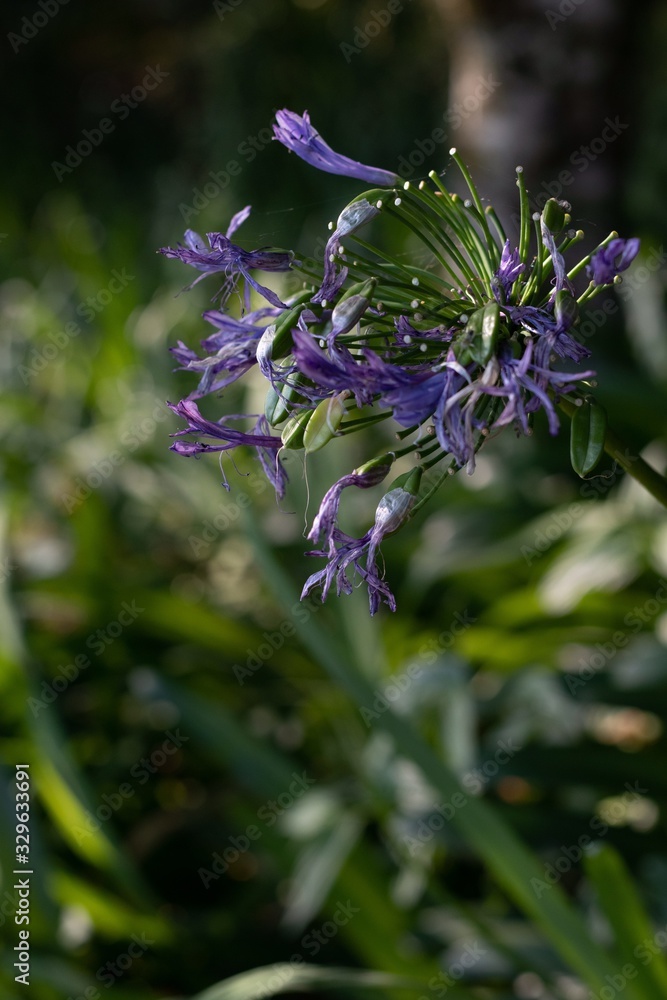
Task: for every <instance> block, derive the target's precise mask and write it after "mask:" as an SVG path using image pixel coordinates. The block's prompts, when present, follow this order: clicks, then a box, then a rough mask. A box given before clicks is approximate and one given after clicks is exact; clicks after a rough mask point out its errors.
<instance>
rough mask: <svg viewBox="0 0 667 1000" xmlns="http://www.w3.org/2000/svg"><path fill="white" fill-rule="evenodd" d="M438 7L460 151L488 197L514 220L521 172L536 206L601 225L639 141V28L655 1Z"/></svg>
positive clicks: (478, 1) (484, 1)
mask: <svg viewBox="0 0 667 1000" xmlns="http://www.w3.org/2000/svg"><path fill="white" fill-rule="evenodd" d="M432 3H433V5H434V7H435V8H436V9H437V11H438V13H439V15H440V16H441V18H442V20H443V21H444V28H445V37H446V40H447V45H448V48H449V53H450V72H451V79H450V93H449V112H450V114H449V122H450V142H451V144H452V145H456V146H457V147H458V148H459V149H460V151H461V152H462V154H463V157H464V159H465V160H466V161H467V162H468V163H469V164H470V165H471V167H472V168H473V171H474V176H475V177H478V178H480V187H483V191H484V193H485V194H488V196H489V198H490V200H492V201H493V202H494V204H496V206H497V207H498V209H499V210H500V211H501V212H502V213H503V215H504V216H505V217H507V218H511V216H512V213H513V212H515V211H516V204H517V203H516V194H515V189H514V168H515V167H516V166H517V164H519V163H520V164H521V165H522V166H523V167H524V170H525V173H526V179H527V183H528V187H529V191H530V194H531V201H532V202H533V207H534V208H539V207H541V204H543V203H544V201H545V200H546V198H547V197H548V196H549V194H553V195H554V196H556V197H560V198H564V199H565V200H567V201H571V202H572V203H573V204H574V207H575V211H576V217H577V218H578V219H582V218H586V219H591V220H592V221H595V222H597V221H598V220H599V219H600V216H601V214H602V209H603V207H604V205H605V204H606V203H607V202H608V201H609V200H610V199H612V198H614V197H616V196H617V195H618V193H619V189H620V177H621V168H622V164H623V161H624V159H625V157H626V156H627V155H628V153H629V151H630V150H631V149H632V147H633V144H634V142H635V141H636V140H637V136H635V135H633V132H634V131H638V128H637V127H636V122H637V119H638V114H637V111H636V107H637V101H636V94H637V89H638V88H637V85H636V81H637V80H638V79H639V80H641V71H639V72H638V66H637V64H638V63H639V61H640V57H639V55H638V52H637V49H638V45H637V38H638V34H639V32H638V31H637V28H640V27H641V26H642V25H641V19H642V18H645V17H646V14H647V11H648V12H650V10H651V8H652V6H653V4H652V3H651V0H636V2H634V3H632V4H628V3H624V2H623V0H543V2H539V0H523V2H522V0H510V2H505V3H498V2H497V0H432ZM610 123H611V124H610ZM615 218H618V212H617V213H616V216H615Z"/></svg>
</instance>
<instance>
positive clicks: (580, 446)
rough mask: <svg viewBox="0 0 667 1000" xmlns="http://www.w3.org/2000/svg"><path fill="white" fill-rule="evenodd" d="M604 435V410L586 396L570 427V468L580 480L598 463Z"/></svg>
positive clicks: (605, 422) (605, 426)
mask: <svg viewBox="0 0 667 1000" xmlns="http://www.w3.org/2000/svg"><path fill="white" fill-rule="evenodd" d="M606 434H607V414H606V412H605V409H604V407H603V406H600V404H599V403H598V402H596V400H595V399H593V397H592V396H588V397H587V398H586V399H585V400H584V401H583V403H582V404H581V405H580V406H578V407H577V409H576V410H575V412H574V414H573V416H572V424H571V426H570V460H571V462H572V468H573V469H574V471H575V472H576V473H577V475H578V476H580V477H581V478H582V479H584V478H585V477H586V476H587V475H588V473H589V472H592V471H593V469H594V468H595V466H596V465H597V464H598V462H599V461H600V458H601V457H602V453H603V452H604V442H605V437H606Z"/></svg>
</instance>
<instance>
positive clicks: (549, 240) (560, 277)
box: [540, 213, 573, 295]
mask: <svg viewBox="0 0 667 1000" xmlns="http://www.w3.org/2000/svg"><path fill="white" fill-rule="evenodd" d="M540 227H541V229H542V242H543V243H544V246H545V247H546V248H547V250H548V251H549V255H550V257H551V261H552V263H553V266H554V274H555V276H556V284H555V287H554V292H553V294H554V295H555V293H556V292H560V291H561V289H563V288H565V289H566V290H567V291H568V292H571V291H572V290H573V285H572V282H571V281H570V279H569V278H568V276H567V273H566V271H565V261H564V260H563V255H562V254H560V253H559V252H558V248H557V247H556V239H555V237H554V234H553V233H552V232H551V230H550V229H549V227H548V226H547V224H546V222H545V221H544V213H542V216H541V218H540Z"/></svg>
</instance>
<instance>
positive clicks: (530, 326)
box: [503, 306, 591, 361]
mask: <svg viewBox="0 0 667 1000" xmlns="http://www.w3.org/2000/svg"><path fill="white" fill-rule="evenodd" d="M503 312H505V313H506V314H507V316H509V318H510V319H511V320H512V321H513V322H514V323H516V324H517V325H519V326H521V327H523V329H525V330H528V331H529V332H530V333H534V334H536V335H537V336H538V337H540V338H546V340H545V343H547V344H548V350H547V349H546V348H545V350H546V359H547V361H548V357H549V354H550V352H551V351H552V350H553V351H554V352H555V353H556V354H557V355H558V356H559V357H561V358H569V359H570V360H571V361H581V360H582V359H583V358H588V357H590V354H591V352H590V351H589V349H588V348H587V347H584V345H583V344H580V343H579V342H578V341H577V340H574V338H573V337H570V336H569V334H568V333H567V332H566V328H567V324H565V323H562V324H559V323H558V322H557V320H556V317H555V316H554V314H553V313H551V312H548V311H547V310H546V309H540V308H538V307H537V306H505V307H504V309H503Z"/></svg>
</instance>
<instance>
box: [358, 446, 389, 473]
mask: <svg viewBox="0 0 667 1000" xmlns="http://www.w3.org/2000/svg"><path fill="white" fill-rule="evenodd" d="M395 461H396V456H395V455H394V453H393V451H387V452H385V453H384V455H378V456H377V457H376V458H371V459H370V460H369V461H368V462H364V464H363V465H359V466H358V467H357V468H356V469H355V470H354V471H355V472H356V473H358V474H359V475H360V476H362V475H363V474H364V472H370V471H371V469H377V468H382V467H383V466H386V469H387V472H389V470H390V469H391V467H392V465H393V464H394V462H395ZM387 472H385V475H386V474H387Z"/></svg>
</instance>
